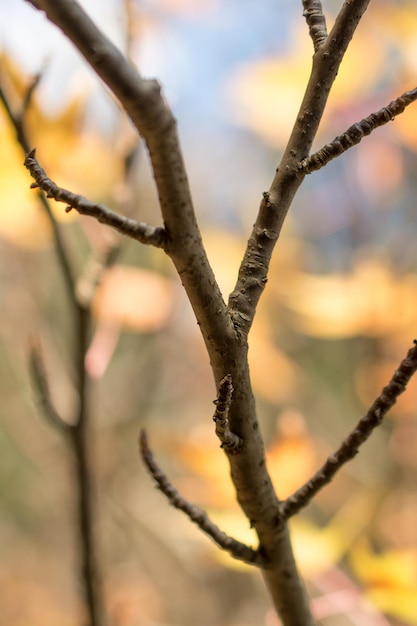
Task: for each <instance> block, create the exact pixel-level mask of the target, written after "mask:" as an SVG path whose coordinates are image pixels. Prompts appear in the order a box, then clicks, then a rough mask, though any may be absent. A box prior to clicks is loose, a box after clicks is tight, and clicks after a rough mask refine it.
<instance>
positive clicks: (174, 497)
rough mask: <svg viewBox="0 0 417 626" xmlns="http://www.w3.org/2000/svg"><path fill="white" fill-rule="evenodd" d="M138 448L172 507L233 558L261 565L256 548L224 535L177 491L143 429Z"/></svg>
mask: <svg viewBox="0 0 417 626" xmlns="http://www.w3.org/2000/svg"><path fill="white" fill-rule="evenodd" d="M139 449H140V454H141V457H142V459H143V462H144V463H145V465H146V467H147V468H148V470H149V473H150V474H151V476H152V477H153V479H154V480H155V482H156V483H157V485H158V489H159V490H160V491H162V493H163V494H164V495H165V496H166V497H167V498H168V500H169V502H170V504H172V506H173V507H175V508H176V509H179V510H180V511H183V513H185V514H186V515H187V517H189V518H190V520H191V521H192V522H194V524H197V526H198V527H199V528H200V530H202V531H203V532H205V533H206V534H207V535H209V537H211V538H212V539H213V541H214V542H215V543H216V544H217V545H218V546H219V548H221V549H222V550H226V552H229V554H230V555H231V556H233V557H234V558H235V559H238V560H239V561H244V562H245V563H248V564H250V565H257V566H262V564H263V559H262V556H261V554H260V553H259V552H258V551H257V550H254V549H253V548H250V547H249V546H247V545H246V544H244V543H241V542H240V541H237V540H236V539H233V537H229V535H226V533H224V532H223V531H222V530H220V529H219V528H218V526H216V525H215V524H213V522H212V521H211V520H210V519H209V517H208V515H207V513H206V512H205V511H203V509H200V508H199V507H198V506H196V505H195V504H192V503H191V502H188V501H187V500H185V498H183V497H182V496H181V495H180V494H179V493H178V491H177V490H176V489H175V487H173V485H172V484H171V482H170V481H169V479H168V477H167V476H166V475H165V474H164V472H163V471H162V470H161V468H160V467H159V465H158V464H157V462H156V461H155V458H154V456H153V453H152V451H151V449H150V447H149V443H148V437H147V434H146V432H145V431H144V430H142V431H141V433H140V437H139Z"/></svg>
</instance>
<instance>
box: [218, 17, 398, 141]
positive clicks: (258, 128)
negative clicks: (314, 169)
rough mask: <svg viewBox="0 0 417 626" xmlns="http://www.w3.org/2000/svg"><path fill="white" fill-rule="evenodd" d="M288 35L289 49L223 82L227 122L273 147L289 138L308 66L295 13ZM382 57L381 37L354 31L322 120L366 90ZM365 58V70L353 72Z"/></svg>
mask: <svg viewBox="0 0 417 626" xmlns="http://www.w3.org/2000/svg"><path fill="white" fill-rule="evenodd" d="M289 39H290V41H291V48H290V49H289V50H288V52H287V54H286V55H283V56H280V57H267V58H264V59H260V60H256V61H250V62H249V63H246V64H244V65H242V66H240V67H239V68H237V70H235V72H234V74H233V75H231V76H230V78H229V81H228V83H227V85H226V86H225V93H226V98H227V102H228V103H229V109H228V111H229V112H228V117H229V118H230V120H231V121H232V122H233V123H235V124H238V125H240V126H243V127H244V128H247V129H249V130H251V131H252V132H254V133H256V134H257V135H259V136H260V137H261V138H262V139H263V140H264V141H265V142H266V143H267V144H269V145H271V146H273V147H276V146H283V145H284V144H285V142H286V141H287V140H288V137H289V132H290V129H291V128H292V126H293V124H294V122H295V118H296V115H297V112H298V110H299V107H300V104H301V100H302V96H303V93H304V90H305V86H306V84H307V79H308V76H309V73H310V69H311V41H310V39H309V37H308V35H307V34H306V28H305V24H303V23H302V21H301V20H299V19H298V16H297V21H296V22H294V25H293V26H292V34H291V36H290V38H289ZM371 49H372V54H370V50H371ZM386 55H387V51H386V50H385V49H384V46H383V42H381V40H380V39H378V38H374V39H371V40H370V38H369V33H368V34H367V35H365V34H364V33H361V32H358V33H357V34H356V36H355V40H354V41H353V42H352V44H351V47H350V48H349V54H347V55H346V57H345V59H344V60H343V63H342V65H341V68H340V71H339V75H338V78H337V80H336V82H335V85H334V88H333V89H332V93H331V98H330V100H329V104H328V108H327V110H326V119H327V118H328V117H330V116H331V115H332V113H333V111H334V110H335V109H337V108H338V107H339V106H342V105H343V107H344V108H346V107H347V106H348V104H349V102H354V101H355V100H357V98H358V96H359V95H361V94H362V93H364V92H365V91H366V93H369V89H370V88H371V86H372V85H370V83H369V80H370V77H377V76H378V75H379V72H380V69H381V67H382V65H383V63H384V60H385V58H386ZM364 58H366V59H367V72H361V71H358V68H360V67H362V64H363V59H364ZM368 63H369V65H368ZM368 69H369V73H368ZM352 121H353V120H352ZM342 130H344V129H341V131H342Z"/></svg>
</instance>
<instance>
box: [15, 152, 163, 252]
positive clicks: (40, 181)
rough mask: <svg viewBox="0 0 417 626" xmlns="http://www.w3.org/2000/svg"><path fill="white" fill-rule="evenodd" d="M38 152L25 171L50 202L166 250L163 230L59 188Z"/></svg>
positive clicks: (26, 163) (31, 157)
mask: <svg viewBox="0 0 417 626" xmlns="http://www.w3.org/2000/svg"><path fill="white" fill-rule="evenodd" d="M35 152H36V151H35V149H33V150H31V152H29V154H28V155H27V156H26V159H25V161H24V165H25V167H26V168H27V169H28V170H29V172H30V175H31V176H32V178H33V179H34V180H35V181H36V182H35V183H33V184H32V185H31V187H32V188H33V189H35V188H37V187H39V188H40V189H41V190H42V191H44V192H45V193H46V194H47V197H48V198H53V199H54V200H56V201H57V202H64V203H65V204H66V205H67V208H66V209H65V210H66V212H67V213H68V212H69V211H71V209H75V210H76V211H77V212H78V213H80V214H81V215H90V216H91V217H94V218H95V219H96V220H97V221H98V222H100V223H101V224H106V225H107V226H111V227H112V228H115V229H116V230H118V231H119V233H122V234H123V235H127V236H128V237H131V238H132V239H136V240H137V241H140V243H144V244H147V245H152V246H156V247H157V248H163V247H164V245H165V240H166V233H165V230H164V229H163V228H161V227H154V226H148V224H144V223H143V222H137V221H136V220H133V219H131V218H130V217H124V216H123V215H119V214H118V213H115V212H114V211H111V210H110V209H108V208H107V207H105V206H104V205H102V204H94V202H91V201H90V200H87V198H84V197H83V196H80V195H78V194H75V193H72V192H71V191H67V190H66V189H62V187H58V185H56V184H55V183H54V182H53V181H52V180H51V179H50V178H48V176H47V174H46V172H45V170H44V169H42V167H41V166H40V165H39V163H38V161H37V160H36V156H35Z"/></svg>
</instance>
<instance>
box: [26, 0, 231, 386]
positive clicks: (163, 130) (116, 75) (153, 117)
mask: <svg viewBox="0 0 417 626" xmlns="http://www.w3.org/2000/svg"><path fill="white" fill-rule="evenodd" d="M26 1H27V2H29V3H30V4H32V6H34V7H35V8H37V9H41V10H43V11H45V13H46V16H47V18H48V19H49V20H50V21H51V22H53V23H54V24H55V25H56V26H58V27H59V28H60V29H61V30H62V31H63V33H64V34H65V35H66V36H67V37H68V38H69V39H70V40H71V41H72V43H73V44H74V45H75V46H76V47H77V48H78V50H79V51H80V52H81V54H82V55H83V56H84V58H85V60H86V61H87V62H88V63H89V64H90V65H91V67H92V68H93V69H94V71H95V72H96V74H97V75H98V76H99V77H100V78H101V79H102V80H103V81H104V83H105V84H106V85H107V86H108V87H109V89H110V90H111V91H112V92H113V94H114V95H115V96H116V98H117V99H118V100H119V101H120V103H121V104H122V106H123V108H124V109H125V111H126V112H127V114H128V115H129V117H130V118H131V120H132V122H133V124H134V125H135V126H136V128H137V130H138V131H139V133H140V135H141V136H142V137H143V139H144V140H145V143H146V146H147V149H148V152H149V156H150V160H151V164H152V169H153V174H154V178H155V183H156V187H157V190H158V195H159V201H160V206H161V211H162V216H163V219H164V223H165V231H166V243H165V246H164V250H165V252H166V253H167V254H168V255H169V256H170V257H171V259H172V260H173V262H174V264H175V267H176V269H177V272H178V274H179V275H180V277H181V280H182V283H183V285H184V288H185V290H186V292H187V295H188V298H189V300H190V303H191V305H192V307H193V310H194V313H195V315H196V318H197V320H198V322H199V323H200V326H201V331H202V334H203V338H204V340H205V342H206V345H207V346H208V349H209V351H210V352H211V353H213V352H215V351H216V349H218V345H219V343H220V342H224V341H225V340H226V339H227V338H230V337H231V336H232V335H234V330H233V326H232V324H231V321H230V319H229V316H228V313H227V310H226V305H225V303H224V301H223V297H222V294H221V292H220V289H219V287H218V284H217V282H216V279H215V277H214V274H213V271H212V268H211V266H210V264H209V261H208V259H207V255H206V252H205V250H204V247H203V244H202V240H201V235H200V231H199V228H198V225H197V221H196V217H195V213H194V207H193V203H192V199H191V193H190V188H189V183H188V177H187V173H186V169H185V165H184V160H183V156H182V152H181V148H180V143H179V139H178V134H177V124H176V120H175V118H174V116H173V114H172V112H171V110H170V108H169V107H168V105H167V103H166V102H165V100H164V99H163V97H162V95H161V88H160V85H159V83H158V82H157V81H156V80H148V79H144V78H142V77H141V76H140V74H139V73H138V71H137V70H136V68H135V67H133V65H131V64H130V63H129V62H128V61H127V60H126V59H125V58H124V56H123V55H122V54H121V53H120V51H119V50H118V49H117V48H116V47H115V46H114V45H113V43H112V42H111V41H110V40H109V39H108V38H107V37H106V36H105V35H103V33H101V32H100V30H99V29H98V28H97V27H96V26H95V24H94V23H93V22H92V20H91V19H90V18H89V16H88V15H87V14H86V13H85V11H84V10H83V9H82V7H81V6H80V5H79V4H78V3H77V2H75V0H36V1H34V0H26ZM209 327H210V330H209ZM223 375H224V374H219V376H218V377H217V380H218V381H219V380H220V379H221V377H222V376H223Z"/></svg>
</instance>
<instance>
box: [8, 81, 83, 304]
mask: <svg viewBox="0 0 417 626" xmlns="http://www.w3.org/2000/svg"><path fill="white" fill-rule="evenodd" d="M40 79H41V74H37V76H36V77H35V78H34V79H33V81H32V82H31V84H30V86H29V88H28V90H27V92H26V95H25V98H24V101H23V104H22V107H21V112H20V113H19V114H15V113H14V112H13V110H12V107H11V105H10V103H9V99H8V98H7V96H6V94H5V92H4V90H3V89H2V88H1V86H0V100H1V102H2V103H3V106H4V108H5V110H6V113H7V116H8V118H9V120H10V122H11V124H12V126H13V128H14V129H15V132H16V137H17V141H18V143H19V144H20V146H21V148H22V149H23V151H24V153H25V154H27V153H28V152H29V150H30V147H29V140H28V137H27V134H26V129H25V114H26V111H27V109H28V107H29V105H30V103H31V101H32V98H33V94H34V90H35V88H36V86H37V85H38V84H39V81H40ZM38 198H39V202H40V203H41V204H42V207H43V209H44V211H45V213H46V215H47V218H48V220H49V223H50V225H51V228H52V233H53V237H54V241H55V249H56V253H57V257H58V262H59V264H60V267H61V271H62V275H63V279H64V283H65V286H66V290H67V294H68V297H69V299H70V302H71V304H72V306H73V308H74V310H77V308H78V303H77V299H76V296H75V279H74V276H73V271H72V267H71V263H70V260H69V257H68V254H67V251H66V249H65V245H64V241H63V239H62V235H61V232H60V230H59V227H58V224H57V221H56V219H55V217H54V214H53V212H52V209H51V206H50V203H49V202H48V200H47V198H45V196H44V194H42V193H38Z"/></svg>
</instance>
